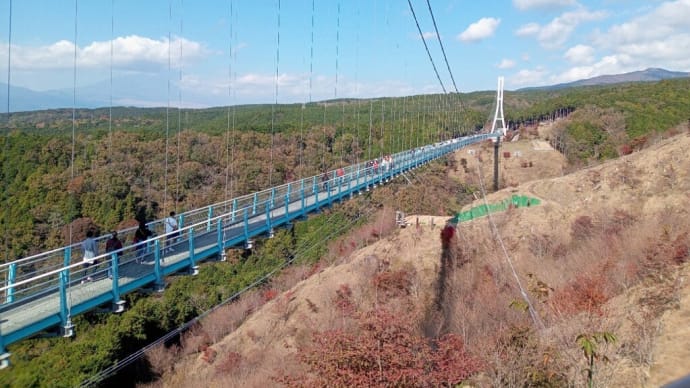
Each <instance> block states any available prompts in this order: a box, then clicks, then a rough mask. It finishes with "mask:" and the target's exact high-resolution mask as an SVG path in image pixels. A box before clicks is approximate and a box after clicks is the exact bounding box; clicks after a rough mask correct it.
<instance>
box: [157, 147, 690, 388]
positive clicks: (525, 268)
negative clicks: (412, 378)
mask: <svg viewBox="0 0 690 388" xmlns="http://www.w3.org/2000/svg"><path fill="white" fill-rule="evenodd" d="M688 149H690V137H688V136H686V135H678V136H676V137H674V138H671V139H667V140H663V141H660V142H659V143H658V144H656V145H653V146H652V147H650V148H649V149H647V150H644V151H642V152H638V153H634V154H631V155H628V156H626V157H623V158H621V159H619V160H616V161H612V162H609V163H606V164H602V165H600V166H596V167H592V168H589V169H586V170H583V171H580V172H577V173H574V174H570V175H567V176H562V174H563V168H564V166H565V160H564V159H563V157H562V156H561V155H560V154H559V153H557V152H556V151H554V150H553V149H551V148H550V147H549V146H548V144H547V143H545V142H543V141H540V140H535V139H523V140H520V141H517V142H507V143H504V144H503V145H502V147H501V150H500V151H501V174H502V176H503V178H502V179H503V185H504V186H505V187H506V188H505V189H503V190H500V191H498V192H496V193H491V194H488V196H487V201H488V202H490V203H491V202H498V201H500V200H502V199H504V198H507V197H509V196H510V195H511V194H513V193H518V194H525V195H530V196H534V197H537V198H539V199H540V200H541V201H542V204H541V205H539V206H535V207H531V208H520V209H513V210H512V211H510V212H508V213H510V214H506V215H504V216H501V215H496V216H495V217H494V221H495V222H496V223H497V224H498V226H499V227H500V230H501V234H502V236H503V239H504V241H505V244H506V246H507V248H508V250H509V252H510V254H511V255H512V257H513V258H514V260H515V261H516V262H517V263H519V272H520V274H521V276H525V274H526V273H530V272H535V273H537V272H539V270H540V267H542V266H543V262H540V261H534V260H533V261H529V260H522V261H521V258H522V257H527V256H529V255H528V254H527V252H528V251H529V250H532V251H533V250H534V244H533V243H532V242H533V241H534V236H540V235H547V234H548V235H549V236H551V238H555V237H556V236H559V235H560V237H559V238H560V239H562V241H567V240H568V239H569V238H570V237H569V235H570V230H569V228H570V225H572V223H573V221H574V220H575V219H576V218H577V217H578V216H581V215H594V214H597V217H599V218H601V217H608V216H609V215H610V216H612V215H613V213H614V210H615V209H621V210H625V211H626V212H629V213H630V214H634V215H635V216H636V217H641V218H644V217H652V216H654V215H658V214H659V213H663V212H675V213H679V212H680V213H682V214H687V210H686V209H688V205H690V195H689V194H688V193H689V192H690V176H689V174H690V158H688V154H687V150H688ZM504 152H509V153H510V155H509V156H508V155H503V153H504ZM492 155H493V149H492V148H484V149H482V147H475V151H473V152H470V151H469V150H462V151H459V152H458V153H457V155H456V159H457V161H458V166H461V164H462V165H464V166H465V167H466V169H465V168H463V167H459V168H458V171H457V172H456V173H455V175H456V177H457V178H459V179H463V180H474V182H477V176H478V174H477V167H478V166H481V168H482V169H483V173H482V175H484V178H485V183H487V185H488V186H489V187H490V186H491V183H490V179H491V176H492V171H493V165H492ZM506 156H508V157H506ZM462 159H465V161H466V163H465V162H462ZM480 160H481V161H480ZM529 162H531V167H529V166H530V163H529ZM487 189H488V188H487ZM479 203H482V202H481V201H477V202H476V203H475V205H476V204H479ZM470 206H472V205H470ZM468 207H469V206H468ZM447 219H448V217H444V216H416V215H413V216H409V217H408V221H409V223H410V225H409V226H408V227H407V228H405V229H400V230H399V231H398V232H397V233H395V234H394V235H392V236H390V237H386V238H383V239H381V240H380V241H378V242H376V243H374V244H372V245H370V246H368V247H366V248H363V249H361V250H359V251H356V252H355V253H354V254H353V255H352V256H351V257H350V258H347V259H344V260H343V261H341V262H340V263H337V264H335V265H333V266H331V267H328V268H326V269H324V270H323V271H321V272H319V273H317V274H315V275H313V276H311V277H310V278H308V279H306V280H304V281H302V282H300V283H299V284H298V285H297V286H295V287H294V288H293V289H292V290H290V291H288V292H287V293H285V294H283V295H280V296H278V297H277V298H276V299H274V300H272V301H271V302H269V303H267V304H266V305H264V306H263V307H262V308H261V309H260V310H258V311H256V312H255V313H254V314H253V315H252V316H251V317H250V318H248V319H247V320H246V321H245V322H244V323H243V324H242V326H241V327H239V328H238V329H237V330H236V331H235V332H233V333H232V334H231V335H229V336H227V337H226V338H225V339H223V340H222V341H220V342H219V343H217V344H215V345H213V348H214V349H216V350H217V352H218V359H223V358H224V357H227V355H228V354H230V353H233V352H235V353H238V354H240V355H241V358H242V359H243V360H245V370H246V371H247V372H246V373H247V376H245V379H244V380H242V381H241V382H238V380H237V376H235V377H233V378H232V379H229V378H227V377H224V375H223V374H222V373H219V372H218V369H217V367H216V366H215V365H210V364H209V363H208V362H206V361H204V360H202V358H201V357H200V356H199V355H194V356H191V358H188V359H185V360H181V361H180V362H178V363H177V365H176V366H175V371H174V372H173V373H172V374H168V375H165V376H164V377H163V384H164V385H166V386H188V385H189V384H193V383H200V382H204V384H205V385H209V386H223V387H227V386H237V385H244V386H247V385H249V386H252V385H258V384H265V383H266V380H265V377H264V379H258V378H257V379H258V380H253V378H252V377H251V376H268V375H273V374H275V373H276V371H278V370H281V369H284V368H290V366H291V365H294V363H295V362H296V361H295V356H294V355H295V352H296V348H297V347H298V345H299V344H301V343H304V341H307V340H308V337H309V333H310V332H311V331H312V330H314V329H318V328H320V327H333V326H334V325H335V326H337V324H338V321H339V319H340V317H339V314H338V313H337V312H336V310H335V309H334V308H333V296H334V295H335V294H336V292H337V290H338V289H339V288H340V287H341V285H344V284H345V285H347V286H348V287H349V288H350V289H352V290H353V293H354V298H355V299H357V300H360V301H361V302H362V303H364V304H366V303H370V302H369V301H371V300H372V299H374V298H372V296H371V295H366V294H363V293H362V292H360V291H358V290H364V289H367V288H366V287H364V286H362V285H363V284H365V283H366V282H369V281H370V277H371V274H372V273H374V272H375V271H376V268H377V267H379V266H381V265H390V266H391V267H401V266H405V265H410V266H413V267H414V268H416V270H417V273H418V274H419V275H420V276H418V283H417V284H416V287H415V290H416V292H415V293H414V294H413V295H412V296H411V297H412V298H415V299H416V300H417V302H418V303H421V304H428V303H429V302H430V300H431V298H432V295H431V290H432V289H433V282H434V280H435V278H436V274H437V271H438V264H439V257H440V253H441V247H440V241H439V231H440V227H441V226H442V225H443V224H444V223H445V221H446V220H447ZM662 227H663V226H662ZM487 230H488V228H487V222H486V220H475V221H472V222H470V223H467V224H461V225H460V232H461V233H462V234H463V235H464V236H465V238H477V239H478V240H477V241H481V239H482V238H484V239H488V238H490V237H487V236H490V234H489V233H487ZM563 265H570V266H574V267H577V265H578V263H577V262H574V263H563ZM684 271H685V272H684V274H685V276H687V275H688V272H689V271H690V270H688V267H687V266H686V267H685V269H684ZM686 278H687V277H685V278H683V277H679V279H680V280H681V281H680V283H679V285H678V287H679V292H680V294H679V295H680V297H679V300H678V303H677V308H676V309H672V310H669V311H667V312H666V313H665V314H664V315H663V317H662V318H661V320H660V321H659V326H658V328H659V330H658V332H659V335H658V336H655V337H654V338H653V341H652V343H651V344H650V349H652V350H651V351H650V353H652V354H651V355H650V363H652V364H653V366H652V367H651V369H647V368H645V367H644V365H641V364H640V363H639V362H638V363H632V362H626V360H625V359H624V357H623V358H621V359H619V360H618V361H617V362H618V364H617V365H619V367H618V369H617V370H614V376H613V377H612V378H611V380H610V381H611V382H612V383H611V384H612V385H614V386H616V385H617V386H650V387H652V386H658V385H660V384H663V383H666V382H669V381H672V380H674V379H677V378H679V377H682V376H684V375H686V374H688V373H690V364H689V363H688V360H690V346H688V345H687V344H690V330H689V329H688V327H690V324H689V322H690V285H689V284H688V282H687V281H683V279H686ZM560 280H561V281H565V279H560ZM550 282H551V283H552V284H554V285H556V284H557V283H558V282H559V279H557V278H554V279H550ZM644 287H653V284H651V285H650V284H647V285H643V286H640V287H637V288H633V289H631V290H630V295H627V296H626V295H622V296H620V297H616V298H614V299H612V300H611V301H610V302H609V303H610V304H611V306H610V310H611V311H612V312H614V313H612V315H613V318H612V319H618V320H619V321H620V322H618V323H617V326H618V327H620V330H621V333H622V334H621V335H623V336H624V335H626V330H629V329H626V325H627V323H626V322H624V321H625V320H626V317H628V315H626V314H628V313H629V311H627V310H630V308H629V306H631V304H633V303H635V300H637V299H636V298H638V297H639V295H640V293H642V292H643V291H641V288H644ZM616 311H618V314H619V315H618V316H616V315H615V312H616ZM628 318H629V317H628ZM656 332H657V331H655V333H656ZM616 373H618V374H619V376H616V375H615V374H616Z"/></svg>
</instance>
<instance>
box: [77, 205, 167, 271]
mask: <svg viewBox="0 0 690 388" xmlns="http://www.w3.org/2000/svg"><path fill="white" fill-rule="evenodd" d="M175 215H176V214H175V212H174V211H173V212H170V214H169V216H168V217H167V218H166V219H165V233H166V246H165V252H174V251H175V248H174V244H175V242H176V241H177V238H178V237H179V231H178V223H177V219H176V217H175ZM153 236H154V233H153V231H151V229H149V227H148V225H147V224H146V222H145V221H139V226H138V227H137V229H136V230H135V231H134V236H133V238H132V245H134V250H135V262H136V263H137V264H141V263H142V262H143V260H144V257H145V256H146V253H147V244H145V243H144V242H145V241H147V240H149V239H150V238H152V237H153ZM123 247H124V243H123V241H122V240H120V238H119V236H118V234H117V231H116V230H113V231H111V232H110V235H109V236H108V239H107V240H106V242H105V253H113V255H114V256H113V255H111V256H108V257H109V258H111V257H112V258H113V259H114V260H116V261H117V260H119V256H120V255H121V253H122V249H123ZM81 249H82V252H83V259H82V264H83V267H84V276H83V280H82V281H81V282H82V283H86V282H91V281H93V280H94V277H95V276H96V274H97V271H98V268H97V267H98V264H99V263H98V260H97V257H98V255H99V250H98V243H97V242H96V233H95V232H94V231H93V230H88V231H87V232H86V238H85V239H84V240H83V241H82V242H81ZM107 267H108V270H107V276H108V278H112V276H113V273H112V266H111V265H108V266H107Z"/></svg>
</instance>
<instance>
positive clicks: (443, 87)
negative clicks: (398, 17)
mask: <svg viewBox="0 0 690 388" xmlns="http://www.w3.org/2000/svg"><path fill="white" fill-rule="evenodd" d="M407 4H408V5H409V6H410V11H411V12H412V17H414V22H415V24H416V25H417V31H419V37H420V38H421V39H422V43H424V48H425V49H426V54H427V55H428V56H429V61H430V62H431V66H432V67H433V68H434V73H436V78H437V79H438V83H439V84H441V89H442V90H443V93H446V87H445V86H443V81H441V76H440V75H439V74H438V69H436V64H435V63H434V58H432V57H431V52H430V51H429V46H428V45H427V44H426V40H425V39H424V33H423V32H422V28H421V27H419V21H418V20H417V15H416V14H415V13H414V8H413V7H412V1H410V0H407Z"/></svg>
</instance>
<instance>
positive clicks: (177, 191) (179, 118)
mask: <svg viewBox="0 0 690 388" xmlns="http://www.w3.org/2000/svg"><path fill="white" fill-rule="evenodd" d="M183 16H184V0H180V37H179V41H180V42H179V43H180V63H179V65H178V66H180V72H179V78H178V83H177V95H178V107H177V136H176V137H177V140H176V148H177V149H176V151H175V198H173V204H174V210H175V212H177V203H178V200H179V198H180V140H181V138H182V135H181V133H182V67H183V62H182V59H183V58H182V42H183V39H182V37H183V36H184V29H183ZM167 215H168V213H166V214H165V215H164V216H166V217H167Z"/></svg>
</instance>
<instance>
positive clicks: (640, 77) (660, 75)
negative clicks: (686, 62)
mask: <svg viewBox="0 0 690 388" xmlns="http://www.w3.org/2000/svg"><path fill="white" fill-rule="evenodd" d="M685 77H690V73H687V72H682V71H670V70H666V69H660V68H654V67H650V68H648V69H645V70H638V71H632V72H630V73H623V74H607V75H600V76H597V77H592V78H587V79H582V80H578V81H573V82H566V83H562V84H556V85H548V86H537V87H527V88H522V89H518V90H517V91H525V90H556V89H565V88H572V87H577V86H594V85H610V84H618V83H625V82H655V81H661V80H665V79H671V78H685Z"/></svg>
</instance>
